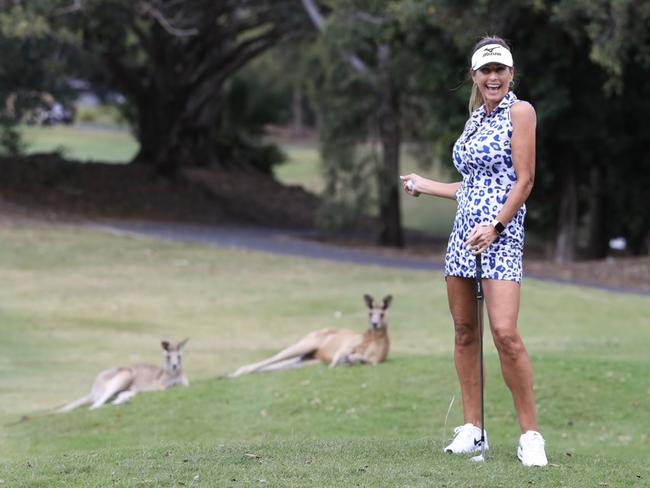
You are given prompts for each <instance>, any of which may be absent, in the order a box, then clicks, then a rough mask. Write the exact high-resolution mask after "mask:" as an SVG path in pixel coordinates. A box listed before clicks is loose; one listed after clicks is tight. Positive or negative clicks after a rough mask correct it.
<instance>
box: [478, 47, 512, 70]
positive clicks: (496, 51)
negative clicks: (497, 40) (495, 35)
mask: <svg viewBox="0 0 650 488" xmlns="http://www.w3.org/2000/svg"><path fill="white" fill-rule="evenodd" d="M489 63H499V64H503V65H505V66H507V67H508V68H512V66H513V62H512V54H510V51H508V49H507V48H505V47H503V46H502V45H501V44H487V45H486V46H483V47H480V48H478V49H477V50H476V52H475V53H474V54H472V71H476V70H477V69H479V68H480V67H481V66H485V65H486V64H489Z"/></svg>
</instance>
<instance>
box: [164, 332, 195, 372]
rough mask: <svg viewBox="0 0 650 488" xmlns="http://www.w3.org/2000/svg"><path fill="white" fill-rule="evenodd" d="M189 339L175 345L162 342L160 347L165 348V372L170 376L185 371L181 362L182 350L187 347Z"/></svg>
mask: <svg viewBox="0 0 650 488" xmlns="http://www.w3.org/2000/svg"><path fill="white" fill-rule="evenodd" d="M188 340H189V338H187V339H185V340H182V341H181V342H179V343H178V344H176V345H174V344H171V343H170V342H168V341H162V342H161V343H160V345H161V346H162V348H163V351H165V353H164V357H165V371H167V372H168V373H170V374H180V373H181V371H182V370H183V365H182V362H181V349H183V347H184V346H185V344H186V343H187V341H188Z"/></svg>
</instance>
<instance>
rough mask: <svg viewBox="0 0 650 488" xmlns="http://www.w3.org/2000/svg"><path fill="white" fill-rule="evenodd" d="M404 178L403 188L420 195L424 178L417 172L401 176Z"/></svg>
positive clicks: (415, 195) (407, 191) (412, 193)
mask: <svg viewBox="0 0 650 488" xmlns="http://www.w3.org/2000/svg"><path fill="white" fill-rule="evenodd" d="M399 178H400V180H402V189H403V190H404V191H405V192H406V193H408V194H409V195H411V196H414V197H419V196H420V190H419V189H420V188H421V186H420V185H421V182H422V178H421V177H420V176H418V175H416V174H415V173H411V174H408V175H404V176H400V177H399Z"/></svg>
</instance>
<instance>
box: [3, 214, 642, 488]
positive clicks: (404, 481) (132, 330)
mask: <svg viewBox="0 0 650 488" xmlns="http://www.w3.org/2000/svg"><path fill="white" fill-rule="evenodd" d="M0 274H1V275H2V277H3V286H2V287H1V288H0V337H1V338H2V340H1V341H0V371H2V374H1V375H0V425H2V429H1V430H0V486H11V487H14V486H20V487H22V486H33V487H36V486H39V487H40V486H42V487H57V486H75V487H77V486H79V487H85V486H87V487H98V486H200V485H203V486H345V487H347V486H387V487H393V486H448V487H452V486H454V487H456V486H457V487H467V486H485V487H495V486H503V487H511V486H531V485H532V486H552V487H555V486H567V487H582V486H584V487H593V486H647V483H648V479H650V464H649V461H648V456H647V453H648V432H649V431H650V407H649V405H650V402H649V400H650V366H649V363H648V360H647V344H648V342H649V339H650V324H649V321H648V317H649V316H650V302H649V300H648V299H647V298H646V297H640V296H633V295H621V294H611V293H606V292H602V291H598V290H592V289H588V288H580V287H573V286H562V285H556V284H549V283H542V282H537V281H534V280H527V281H526V282H525V284H524V286H523V290H522V291H523V305H522V313H521V319H520V324H521V325H520V328H521V330H522V333H523V335H524V339H525V341H526V344H527V346H528V349H529V351H530V353H531V357H532V360H533V364H534V367H535V373H536V395H537V401H538V407H539V417H540V418H539V420H540V424H541V427H542V430H543V433H544V435H545V437H546V439H547V447H548V454H549V460H550V462H551V466H549V467H548V468H545V469H536V470H530V469H525V468H523V467H521V466H520V465H519V464H518V462H517V461H516V460H515V458H514V449H515V446H516V442H517V438H518V432H517V423H516V419H515V416H514V411H513V407H512V402H511V399H510V396H509V393H508V392H507V390H506V388H505V387H504V385H503V381H502V379H501V378H500V374H499V369H498V364H497V357H496V353H495V350H494V347H493V346H492V344H489V345H488V347H487V348H486V360H487V371H488V388H487V394H486V405H487V410H486V415H487V420H486V423H487V428H488V430H489V433H490V444H491V448H492V449H491V455H490V460H489V462H487V463H484V464H480V465H474V464H470V463H469V462H468V461H467V459H466V458H465V457H450V456H447V455H443V454H442V453H441V447H442V445H443V442H444V440H445V439H446V438H448V437H449V435H450V432H451V430H452V428H453V426H455V425H458V424H459V423H460V422H461V418H462V412H461V410H460V407H459V403H460V402H459V398H458V386H457V381H456V378H455V373H454V368H453V362H452V340H453V337H452V331H451V325H450V319H449V317H448V312H447V304H446V296H445V291H444V281H443V280H442V277H441V276H440V275H439V274H437V273H428V272H412V271H401V270H390V269H381V268H373V267H356V266H350V265H338V264H332V263H326V262H318V261H307V260H303V259H292V258H287V257H277V256H269V255H264V254H258V253H252V252H243V251H234V250H222V249H214V248H208V247H202V246H198V245H186V244H181V243H164V242H155V241H150V240H146V239H132V238H127V237H120V236H111V235H105V234H101V233H98V232H95V231H90V230H81V229H77V228H73V227H70V228H66V227H35V226H6V227H5V228H4V229H3V244H2V246H1V247H0ZM365 292H369V293H372V294H374V295H375V296H381V295H384V294H386V293H392V294H393V295H394V296H395V300H394V304H393V306H392V308H391V311H390V333H391V345H392V349H391V356H390V357H389V360H388V361H387V362H386V363H384V364H382V365H380V366H378V367H376V368H372V367H354V368H347V367H343V368H338V369H335V370H329V369H327V368H325V367H314V368H307V369H303V370H295V371H288V372H283V373H276V374H264V375H257V376H250V377H244V378H239V379H237V380H226V379H219V378H218V376H220V375H221V374H223V373H225V372H228V371H232V370H234V369H235V368H236V367H237V366H239V365H241V364H243V363H246V362H250V361H253V360H256V359H258V358H262V357H264V356H266V355H269V354H271V353H272V352H274V351H277V350H278V349H279V348H280V347H282V346H284V345H286V344H288V343H289V342H290V341H292V340H294V339H295V338H297V337H298V336H300V335H301V334H304V333H305V332H306V331H309V330H312V329H314V328H318V327H328V326H335V327H350V328H354V329H362V328H364V327H365V323H364V322H365V316H366V313H365V311H364V309H363V303H362V298H361V295H362V294H363V293H365ZM337 312H339V313H337ZM337 317H339V318H337ZM185 336H189V337H190V342H189V344H188V350H187V353H186V355H185V357H184V362H185V366H186V370H187V372H188V375H189V376H190V379H191V381H192V385H191V386H190V388H186V389H184V388H178V389H173V390H169V391H166V392H160V393H150V394H146V395H144V394H143V395H140V396H138V397H136V398H135V399H133V401H132V402H131V403H130V404H127V405H124V406H121V407H113V406H108V407H106V408H103V409H100V410H97V411H92V412H91V411H88V410H79V411H76V412H73V413H71V414H67V415H58V416H49V415H43V414H44V413H45V412H46V411H47V410H48V409H49V408H51V407H54V406H56V405H60V404H62V403H64V402H66V401H69V400H71V399H74V398H76V397H78V396H81V395H82V394H85V393H86V391H87V389H88V388H89V386H90V383H91V382H92V379H93V378H94V376H95V374H96V373H97V372H99V371H100V370H102V369H104V368H107V367H110V366H114V365H121V364H128V363H131V362H137V361H146V362H158V361H159V358H160V354H159V351H158V348H159V345H158V342H159V341H160V340H161V339H163V338H170V339H180V338H182V337H185ZM452 397H455V402H454V405H453V407H452V409H451V412H450V415H449V419H448V422H447V425H446V426H445V415H446V413H447V409H448V406H449V403H450V400H451V398H452ZM23 415H28V416H29V417H30V418H31V419H30V420H27V421H22V422H21V421H20V418H21V416H23ZM197 476H198V479H195V477H197Z"/></svg>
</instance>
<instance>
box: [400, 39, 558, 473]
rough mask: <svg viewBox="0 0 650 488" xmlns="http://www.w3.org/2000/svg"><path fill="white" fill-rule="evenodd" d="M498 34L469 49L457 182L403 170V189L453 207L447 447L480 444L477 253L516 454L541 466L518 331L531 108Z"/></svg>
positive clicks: (459, 449)
mask: <svg viewBox="0 0 650 488" xmlns="http://www.w3.org/2000/svg"><path fill="white" fill-rule="evenodd" d="M513 66H514V64H513V59H512V54H511V53H510V48H509V47H508V45H507V44H506V42H505V41H504V40H503V39H500V38H498V37H489V38H484V39H482V40H481V41H480V42H479V43H478V44H476V46H475V47H474V50H473V51H472V57H471V68H470V70H471V78H472V81H473V87H472V95H471V97H470V102H469V110H470V114H471V115H470V117H469V120H468V121H467V123H466V124H465V130H464V131H463V133H462V134H461V135H460V137H459V138H458V140H457V141H456V144H455V145H454V149H453V160H454V165H455V166H456V169H458V171H459V172H460V173H461V174H462V176H463V180H462V182H456V183H441V182H438V181H434V180H431V179H427V178H423V177H421V176H419V175H417V174H409V175H405V176H402V177H401V178H402V185H403V187H404V190H405V191H406V192H407V193H409V194H410V195H413V196H419V195H420V194H425V195H433V196H436V197H444V198H451V199H455V200H457V202H458V210H457V212H456V218H455V221H454V226H453V229H452V231H451V235H450V237H449V244H448V247H447V254H446V256H445V276H446V281H447V295H448V298H449V309H450V311H451V315H452V318H453V321H454V328H455V347H454V361H455V364H456V371H457V373H458V379H459V380H460V388H461V392H462V398H463V411H464V419H465V420H464V421H465V425H462V426H460V427H457V428H456V429H455V430H454V439H453V441H452V442H451V444H449V445H448V446H447V447H445V451H446V452H448V453H454V454H460V453H470V452H477V451H481V448H484V449H487V448H488V445H487V444H488V443H487V436H485V438H484V439H485V441H484V442H485V445H484V446H483V445H482V441H481V428H482V425H481V401H480V400H481V385H480V378H481V376H480V375H479V367H480V365H479V361H478V360H477V358H478V357H479V336H478V327H477V320H478V318H477V313H476V307H477V301H476V297H475V290H474V278H475V273H476V256H477V255H479V254H480V255H481V258H482V259H481V261H482V269H483V273H482V278H483V290H484V293H485V300H486V304H487V310H488V317H489V319H490V328H491V330H492V336H493V338H494V343H495V345H496V348H497V351H498V353H499V361H500V363H501V371H502V373H503V378H504V380H505V382H506V384H507V385H508V388H509V389H510V392H511V393H512V398H513V400H514V404H515V410H516V411H517V416H518V418H519V426H520V428H521V437H520V439H519V446H518V448H517V457H518V458H519V459H520V460H521V462H522V463H523V464H524V465H526V466H545V465H546V464H547V462H548V461H547V459H546V453H545V451H544V439H543V437H542V435H541V434H540V433H539V432H538V431H537V429H538V427H537V415H536V411H535V399H534V395H533V370H532V366H531V363H530V359H529V358H528V353H527V352H526V348H525V347H524V344H523V342H522V340H521V337H520V336H519V332H518V331H517V315H518V314H519V295H520V290H519V286H520V282H521V274H522V272H521V268H522V263H521V261H522V252H523V244H524V216H525V215H526V206H525V204H524V202H525V201H526V198H528V195H529V194H530V191H531V189H532V187H533V181H534V177H535V124H536V117H535V110H534V109H533V107H532V106H531V105H530V104H529V103H528V102H523V101H519V100H517V97H516V96H515V94H514V93H513V92H512V91H510V88H511V86H512V82H513V77H514V69H513Z"/></svg>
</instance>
